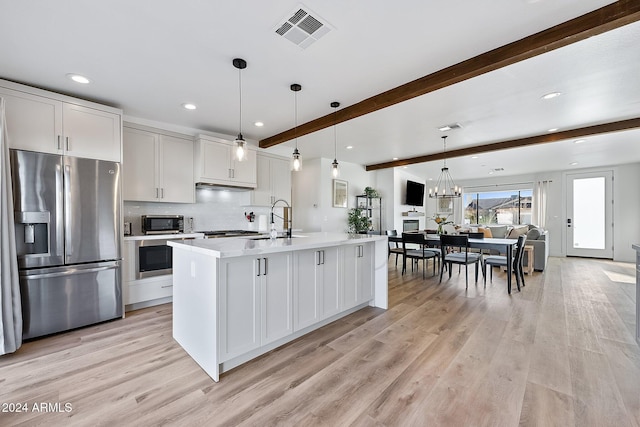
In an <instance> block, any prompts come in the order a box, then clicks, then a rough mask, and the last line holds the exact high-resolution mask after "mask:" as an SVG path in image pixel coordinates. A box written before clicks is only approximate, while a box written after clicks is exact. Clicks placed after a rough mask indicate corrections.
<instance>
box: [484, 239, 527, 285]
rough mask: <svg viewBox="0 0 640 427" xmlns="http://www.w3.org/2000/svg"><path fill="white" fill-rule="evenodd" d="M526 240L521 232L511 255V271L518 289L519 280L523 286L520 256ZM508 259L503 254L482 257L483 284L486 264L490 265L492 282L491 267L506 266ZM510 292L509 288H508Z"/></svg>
mask: <svg viewBox="0 0 640 427" xmlns="http://www.w3.org/2000/svg"><path fill="white" fill-rule="evenodd" d="M526 240H527V235H526V234H521V235H520V236H518V243H516V251H515V254H514V255H513V260H512V262H513V264H512V273H513V274H515V275H516V285H517V286H518V290H520V281H522V286H524V270H523V268H522V258H523V255H524V245H525V242H526ZM508 262H509V260H508V259H507V257H506V256H504V255H490V256H488V257H485V258H484V262H483V264H482V272H483V275H484V285H485V286H486V285H487V265H489V266H490V270H491V271H490V272H489V275H490V277H491V281H492V282H493V267H494V266H499V267H506V266H507V264H508ZM508 291H509V292H511V289H509V290H508Z"/></svg>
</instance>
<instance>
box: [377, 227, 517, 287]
mask: <svg viewBox="0 0 640 427" xmlns="http://www.w3.org/2000/svg"><path fill="white" fill-rule="evenodd" d="M412 233H421V234H422V235H423V236H424V243H425V244H426V245H428V246H439V245H440V235H439V234H428V233H425V232H421V231H413V232H412ZM388 238H389V241H390V242H398V243H402V236H401V235H400V236H388ZM517 244H518V240H517V239H499V238H495V237H485V238H483V239H477V238H470V239H469V247H470V248H475V249H480V250H483V249H489V250H491V249H493V250H496V251H498V252H499V253H503V254H506V256H507V259H509V260H511V259H513V250H514V248H515V247H516V246H517ZM512 273H513V263H512V262H508V263H507V292H508V293H509V294H511V276H512Z"/></svg>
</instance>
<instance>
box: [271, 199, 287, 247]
mask: <svg viewBox="0 0 640 427" xmlns="http://www.w3.org/2000/svg"><path fill="white" fill-rule="evenodd" d="M278 202H283V203H284V204H285V205H287V210H285V211H284V213H283V216H280V215H277V214H274V213H273V208H275V207H276V203H278ZM290 211H291V205H289V203H287V201H286V200H284V199H278V200H276V201H275V202H273V205H271V229H272V230H273V229H274V225H273V224H274V221H273V217H274V216H275V217H278V218H280V219H281V220H282V221H283V223H285V222H286V224H287V238H289V239H290V238H291V212H290ZM283 225H284V224H283ZM272 238H273V236H272Z"/></svg>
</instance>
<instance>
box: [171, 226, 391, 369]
mask: <svg viewBox="0 0 640 427" xmlns="http://www.w3.org/2000/svg"><path fill="white" fill-rule="evenodd" d="M168 244H169V245H170V246H172V247H173V337H174V339H175V340H176V341H177V342H178V343H179V344H180V345H181V346H182V347H183V348H184V349H185V350H186V352H187V353H188V354H189V355H190V356H191V357H192V358H193V359H194V360H195V361H196V362H197V363H198V364H199V365H200V366H201V367H202V368H203V369H204V370H205V371H206V372H207V374H209V376H211V378H213V379H214V380H215V381H218V379H219V375H220V373H221V372H224V371H227V370H229V369H231V368H233V367H235V366H238V365H240V364H242V363H244V362H247V361H249V360H251V359H253V358H255V357H257V356H259V355H261V354H263V353H266V352H268V351H270V350H273V349H274V348H276V347H279V346H280V345H282V344H285V343H287V342H289V341H291V340H294V339H296V338H298V337H300V336H302V335H304V334H306V333H308V332H310V331H312V330H314V329H317V328H320V327H322V326H324V325H326V324H328V323H330V322H333V321H334V320H336V319H339V318H340V317H343V316H346V315H348V314H350V313H352V312H354V311H356V310H359V309H361V308H363V307H366V306H367V305H372V306H377V307H381V308H385V309H386V308H387V274H386V273H387V267H386V265H387V237H386V236H369V235H348V234H343V233H309V234H303V235H300V236H298V237H294V238H292V239H276V240H255V239H251V238H237V239H224V241H216V239H209V240H192V241H184V242H169V243H168Z"/></svg>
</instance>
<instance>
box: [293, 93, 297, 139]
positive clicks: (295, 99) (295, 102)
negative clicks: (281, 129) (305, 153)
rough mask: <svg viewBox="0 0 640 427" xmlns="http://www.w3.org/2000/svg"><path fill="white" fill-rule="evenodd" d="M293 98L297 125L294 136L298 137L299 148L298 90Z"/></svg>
mask: <svg viewBox="0 0 640 427" xmlns="http://www.w3.org/2000/svg"><path fill="white" fill-rule="evenodd" d="M293 100H294V105H295V113H294V117H295V126H294V127H293V136H294V137H295V139H296V150H297V149H298V91H294V92H293Z"/></svg>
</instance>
